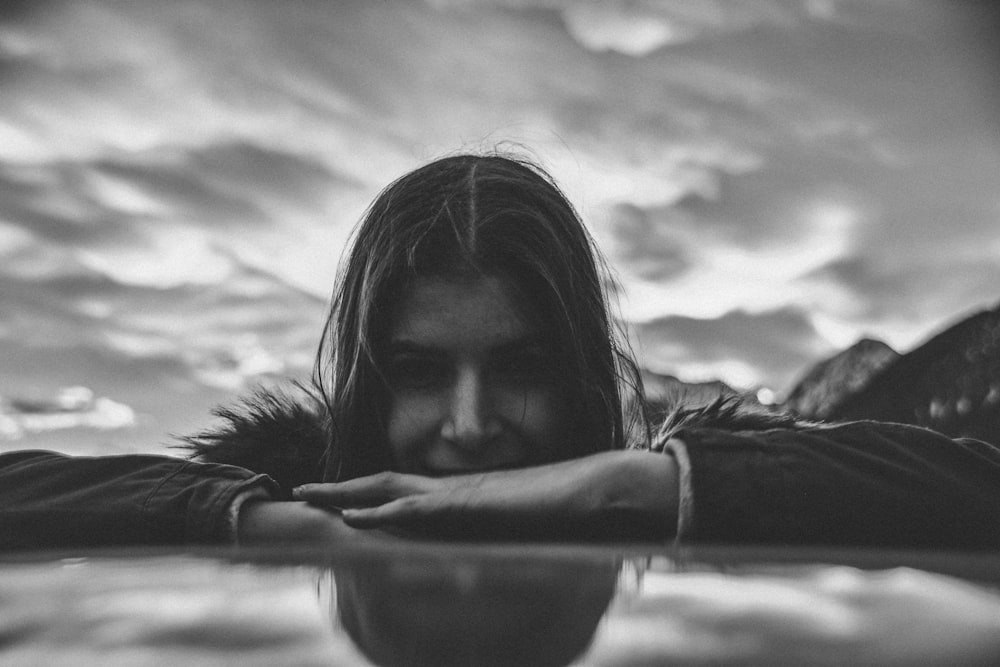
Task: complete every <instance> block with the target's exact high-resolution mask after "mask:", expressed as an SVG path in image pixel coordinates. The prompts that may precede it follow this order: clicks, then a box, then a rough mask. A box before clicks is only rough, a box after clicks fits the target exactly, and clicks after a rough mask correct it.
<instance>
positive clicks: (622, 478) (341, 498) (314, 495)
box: [294, 451, 678, 540]
mask: <svg viewBox="0 0 1000 667" xmlns="http://www.w3.org/2000/svg"><path fill="white" fill-rule="evenodd" d="M677 477H678V475H677V466H676V463H675V462H674V459H673V458H672V457H670V456H667V455H663V454H656V453H650V452H640V451H613V452H604V453H601V454H594V455H591V456H586V457H583V458H579V459H573V460H570V461H563V462H560V463H552V464H548V465H542V466H536V467H531V468H521V469H517V470H501V471H494V472H484V473H475V474H464V475H455V476H450V477H423V476H420V475H407V474H402V473H393V472H384V473H379V474H377V475H372V476H370V477H362V478H358V479H354V480H350V481H346V482H340V483H326V484H306V485H304V486H301V487H299V488H297V489H295V491H294V496H295V498H297V499H300V500H305V501H307V502H308V503H310V504H311V505H315V506H318V507H325V508H337V509H341V508H344V509H343V518H344V522H345V523H346V524H347V525H348V526H352V527H355V528H386V527H391V528H396V529H403V530H406V531H415V532H418V533H423V534H429V535H437V536H442V537H449V538H504V539H511V538H532V539H572V540H579V539H585V540H662V539H665V538H667V537H670V536H672V535H673V534H674V531H675V530H676V524H677V505H678V481H677Z"/></svg>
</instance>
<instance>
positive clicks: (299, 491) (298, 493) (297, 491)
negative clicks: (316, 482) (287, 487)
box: [292, 486, 306, 499]
mask: <svg viewBox="0 0 1000 667" xmlns="http://www.w3.org/2000/svg"><path fill="white" fill-rule="evenodd" d="M305 491H306V487H305V486H296V487H295V488H294V489H292V498H295V499H300V498H302V495H303V494H304V493H305Z"/></svg>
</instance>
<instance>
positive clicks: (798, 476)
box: [0, 392, 1000, 549]
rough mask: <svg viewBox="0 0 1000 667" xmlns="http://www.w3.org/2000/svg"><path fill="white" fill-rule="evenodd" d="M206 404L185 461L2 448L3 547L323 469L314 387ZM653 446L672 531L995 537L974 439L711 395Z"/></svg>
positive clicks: (997, 507) (154, 539) (688, 534)
mask: <svg viewBox="0 0 1000 667" xmlns="http://www.w3.org/2000/svg"><path fill="white" fill-rule="evenodd" d="M217 414H218V415H219V416H220V417H222V419H223V426H221V427H219V428H217V429H214V430H211V431H206V432H204V433H201V434H198V435H196V436H193V437H191V438H187V439H186V440H185V443H184V445H183V447H185V448H187V449H188V450H189V453H190V455H191V456H192V457H193V458H194V459H196V460H194V461H189V460H184V459H179V458H172V457H161V456H146V455H127V456H114V457H94V458H89V457H67V456H63V455H59V454H53V453H50V452H13V453H10V454H4V455H0V548H8V549H10V548H37V547H47V546H86V545H108V544H165V543H212V542H226V541H231V540H233V539H234V537H235V533H234V521H235V512H234V511H233V503H234V501H236V500H237V499H239V498H243V497H245V496H246V494H248V493H251V494H260V495H264V496H266V497H270V498H274V499H287V498H289V497H290V496H289V491H290V489H291V488H292V487H293V486H296V485H298V484H302V483H305V482H314V481H319V480H321V475H322V472H321V471H322V470H323V457H324V455H325V452H326V450H327V447H328V445H329V443H330V440H331V438H330V427H329V419H328V417H327V413H326V411H325V409H324V408H323V404H322V402H321V401H319V400H318V399H317V398H316V397H315V396H313V395H311V394H309V393H308V392H303V393H302V394H301V395H288V394H283V393H277V392H259V393H257V394H256V395H254V396H253V397H251V398H250V399H248V400H246V401H244V403H243V404H241V405H238V406H236V407H232V408H225V409H222V410H220V411H218V412H217ZM655 443H656V444H654V449H658V450H662V451H664V452H666V453H668V454H672V455H674V456H675V457H677V459H678V462H679V465H680V469H681V478H682V480H681V481H682V485H681V493H682V499H681V506H682V517H681V523H680V527H679V537H680V539H681V540H682V541H689V542H728V543H734V542H738V543H754V544H768V543H770V544H796V545H803V544H812V545H817V544H823V545H843V546H853V545H867V546H910V547H938V548H997V547H1000V530H998V529H997V528H998V527H1000V450H998V449H997V448H996V447H994V446H992V445H988V444H986V443H983V442H979V441H974V440H952V439H950V438H947V437H945V436H943V435H941V434H938V433H936V432H933V431H929V430H927V429H923V428H919V427H913V426H905V425H900V424H886V423H879V422H851V423H845V424H836V425H823V424H809V423H801V422H797V421H794V420H792V419H790V418H784V417H773V416H764V415H760V414H754V413H748V412H744V411H742V410H740V409H739V408H738V406H736V404H733V403H717V404H715V405H713V406H710V407H708V408H704V409H699V410H690V411H683V412H678V413H675V414H674V415H673V416H671V417H670V418H668V419H667V421H666V422H665V424H664V425H663V427H662V428H661V430H660V433H659V435H658V437H657V438H656V439H655ZM665 537H666V536H665Z"/></svg>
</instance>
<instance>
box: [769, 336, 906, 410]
mask: <svg viewBox="0 0 1000 667" xmlns="http://www.w3.org/2000/svg"><path fill="white" fill-rule="evenodd" d="M899 356H900V355H899V353H897V352H896V351H895V350H893V349H892V348H891V347H889V346H888V345H886V344H885V343H883V342H882V341H880V340H872V339H870V338H864V339H862V340H860V341H858V342H857V343H855V344H854V345H852V346H851V347H849V348H847V349H846V350H844V351H843V352H840V353H839V354H837V355H835V356H833V357H830V358H829V359H826V360H824V361H821V362H820V363H818V364H816V365H815V366H813V367H812V369H811V370H810V371H809V372H808V373H806V375H805V376H804V377H803V378H802V379H801V380H799V382H798V383H797V384H796V385H795V387H794V388H793V389H792V390H791V391H790V392H789V394H788V399H787V400H786V402H785V407H786V408H787V409H788V410H791V411H792V412H794V413H796V414H797V415H799V416H801V417H805V418H807V419H829V418H830V416H831V415H833V414H835V412H836V410H837V408H838V407H839V405H840V404H841V403H843V402H844V401H845V400H846V399H848V398H849V397H850V396H852V395H854V394H857V393H858V392H860V391H862V390H863V389H864V388H865V387H866V386H867V385H868V383H869V382H870V381H871V380H872V378H873V377H875V376H876V375H877V374H878V373H879V371H881V370H882V369H884V368H885V367H886V366H887V365H889V364H891V363H893V362H894V361H896V360H897V359H898V358H899Z"/></svg>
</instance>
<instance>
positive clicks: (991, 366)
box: [829, 304, 1000, 444]
mask: <svg viewBox="0 0 1000 667" xmlns="http://www.w3.org/2000/svg"><path fill="white" fill-rule="evenodd" d="M829 417H830V418H831V419H880V420H885V421H896V422H904V423H910V424H917V425H920V426H927V427H929V428H933V429H935V430H937V431H941V432H942V433H946V434H948V435H951V436H954V437H960V436H966V437H973V438H980V439H983V440H987V441H989V442H994V443H998V444H1000V304H998V306H997V307H995V308H993V309H992V310H985V311H982V312H979V313H976V314H975V315H972V316H971V317H968V318H966V319H964V320H962V321H961V322H959V323H957V324H955V325H953V326H951V327H950V328H948V329H946V330H945V331H943V332H941V333H939V334H938V335H936V336H934V337H933V338H931V339H930V340H929V341H927V342H926V343H924V344H923V345H921V346H920V347H918V348H916V349H915V350H913V351H911V352H909V353H907V354H905V355H903V356H901V357H899V358H898V359H896V360H895V361H893V362H892V363H890V364H888V365H887V366H886V367H885V368H884V369H883V370H882V371H881V372H880V373H878V374H877V375H876V376H875V377H873V378H872V379H871V381H870V382H868V383H867V384H866V385H865V387H864V388H862V389H861V390H860V391H857V392H855V393H853V394H851V395H850V396H848V397H846V398H845V399H844V400H843V401H841V402H840V403H839V404H838V405H837V406H836V408H835V409H833V410H832V411H831V414H830V415H829Z"/></svg>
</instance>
